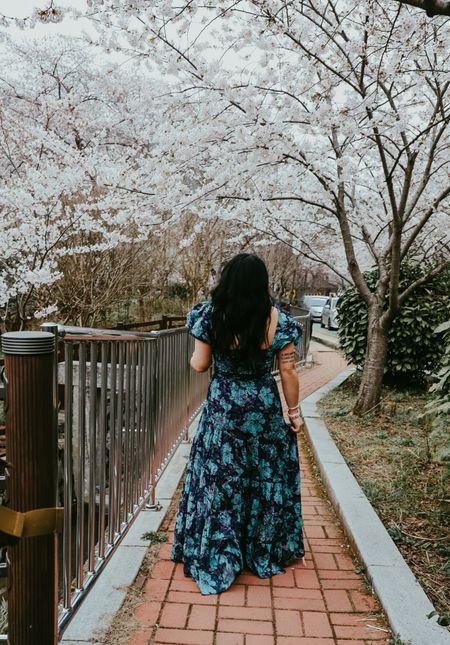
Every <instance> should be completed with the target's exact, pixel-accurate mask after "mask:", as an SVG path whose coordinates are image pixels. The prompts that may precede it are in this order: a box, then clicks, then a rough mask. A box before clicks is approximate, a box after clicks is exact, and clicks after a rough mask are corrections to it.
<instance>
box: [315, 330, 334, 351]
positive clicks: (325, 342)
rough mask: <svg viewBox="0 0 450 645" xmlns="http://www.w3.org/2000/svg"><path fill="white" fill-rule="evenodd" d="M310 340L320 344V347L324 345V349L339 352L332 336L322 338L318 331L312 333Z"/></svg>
mask: <svg viewBox="0 0 450 645" xmlns="http://www.w3.org/2000/svg"><path fill="white" fill-rule="evenodd" d="M311 340H315V341H316V343H320V344H321V345H325V347H330V348H331V349H334V350H335V351H339V341H338V340H337V339H336V340H334V339H333V337H332V336H330V337H329V338H328V337H327V336H325V335H323V336H322V334H321V332H320V331H316V332H314V331H313V333H312V334H311Z"/></svg>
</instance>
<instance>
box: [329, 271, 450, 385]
mask: <svg viewBox="0 0 450 645" xmlns="http://www.w3.org/2000/svg"><path fill="white" fill-rule="evenodd" d="M428 270H429V267H425V266H421V265H418V264H412V263H409V264H405V265H404V266H402V271H401V276H400V291H403V290H404V289H405V288H406V287H407V286H408V285H409V284H411V283H412V282H413V281H415V280H416V279H417V278H419V277H421V276H422V275H424V274H425V272H427V271H428ZM364 275H365V278H366V281H367V284H368V285H369V288H371V289H375V285H376V282H377V280H378V271H377V270H373V271H368V272H366V273H365V274H364ZM449 293H450V270H447V271H444V272H442V273H440V274H439V275H438V276H436V277H434V278H432V279H431V280H430V281H429V282H428V283H427V284H425V285H422V286H421V287H419V288H418V289H416V290H415V291H414V293H413V294H412V295H411V296H410V297H409V298H408V299H407V300H406V301H405V303H404V304H403V306H402V307H401V309H400V312H399V313H398V315H397V317H396V318H395V320H394V321H393V323H392V325H391V328H390V329H389V331H388V347H387V357H386V365H385V370H384V374H385V379H384V380H385V382H389V381H394V382H395V383H396V384H399V385H400V384H401V385H414V386H417V385H419V384H421V383H423V381H424V378H425V375H426V373H427V372H430V371H431V372H432V371H435V370H436V369H437V368H438V366H439V364H440V362H441V359H442V354H443V351H444V349H443V346H442V339H441V338H439V337H438V336H437V335H436V334H434V333H433V331H434V329H435V328H436V327H437V326H438V325H439V324H441V323H442V322H444V321H445V320H447V319H448V318H449V317H450V296H449ZM387 304H388V298H387V297H386V307H387ZM338 315H339V340H340V344H341V348H342V349H343V351H344V353H345V356H346V358H347V359H348V360H351V361H352V362H353V363H354V364H355V365H356V366H357V367H359V368H361V367H362V366H363V365H364V359H365V355H366V343H367V320H368V311H367V305H366V303H365V302H364V301H363V300H362V299H361V297H360V296H359V294H358V292H357V290H356V289H355V287H350V288H348V289H347V290H346V292H345V293H344V295H343V296H342V297H341V298H340V299H339V303H338Z"/></svg>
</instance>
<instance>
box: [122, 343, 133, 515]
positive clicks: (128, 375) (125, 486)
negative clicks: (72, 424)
mask: <svg viewBox="0 0 450 645" xmlns="http://www.w3.org/2000/svg"><path fill="white" fill-rule="evenodd" d="M131 353H132V346H131V342H130V341H127V343H126V356H125V366H126V381H125V432H124V455H123V458H124V474H123V498H124V502H123V508H124V510H123V521H124V522H127V521H128V480H129V475H130V464H129V438H130V409H131V403H130V400H131V387H130V382H131Z"/></svg>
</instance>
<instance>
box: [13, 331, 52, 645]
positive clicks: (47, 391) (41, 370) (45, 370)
mask: <svg viewBox="0 0 450 645" xmlns="http://www.w3.org/2000/svg"><path fill="white" fill-rule="evenodd" d="M2 349H3V352H4V354H5V376H6V379H7V391H6V399H7V408H6V460H7V479H6V482H7V485H6V490H7V503H8V506H9V507H10V508H11V509H13V510H16V511H20V512H26V511H30V510H33V509H37V508H49V507H54V506H55V502H56V486H57V461H56V444H57V437H56V427H55V424H54V409H53V390H54V382H53V379H54V351H55V338H54V335H53V334H51V333H47V332H9V333H6V334H3V336H2ZM55 546H56V539H55V536H54V534H49V535H41V536H38V537H26V538H22V539H21V540H19V541H18V542H17V544H16V545H15V546H10V547H8V557H9V568H8V577H9V591H8V643H9V644H10V645H37V643H39V645H54V644H55V643H56V642H57V634H58V628H57V608H58V596H57V575H56V574H57V564H56V556H57V554H56V548H55Z"/></svg>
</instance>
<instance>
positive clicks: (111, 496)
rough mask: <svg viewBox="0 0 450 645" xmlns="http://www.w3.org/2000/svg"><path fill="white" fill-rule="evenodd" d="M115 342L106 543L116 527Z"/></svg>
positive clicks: (112, 541) (112, 368)
mask: <svg viewBox="0 0 450 645" xmlns="http://www.w3.org/2000/svg"><path fill="white" fill-rule="evenodd" d="M116 350H117V343H116V341H113V342H112V343H111V370H110V388H109V392H110V395H109V453H108V468H109V477H108V491H109V493H108V529H109V532H108V544H110V545H112V544H113V543H114V532H115V527H116V486H115V465H116V452H117V424H116V405H117V383H116V381H117V351H116Z"/></svg>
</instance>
